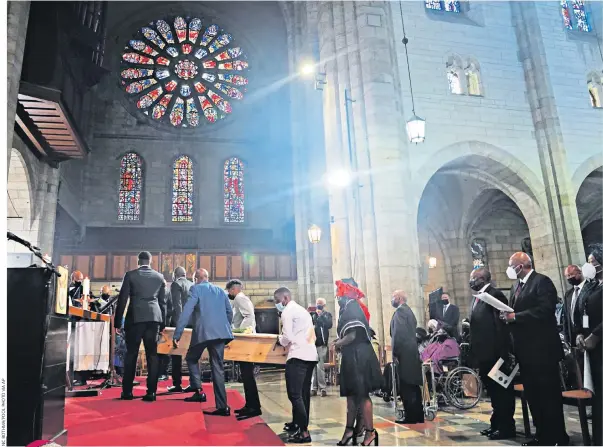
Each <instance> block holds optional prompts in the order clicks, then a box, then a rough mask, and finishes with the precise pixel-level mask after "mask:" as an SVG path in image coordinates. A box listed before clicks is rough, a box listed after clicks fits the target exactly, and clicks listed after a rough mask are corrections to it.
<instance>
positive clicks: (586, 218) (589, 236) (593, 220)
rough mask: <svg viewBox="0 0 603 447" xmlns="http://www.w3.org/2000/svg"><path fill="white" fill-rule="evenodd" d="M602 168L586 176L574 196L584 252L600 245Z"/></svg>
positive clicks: (602, 212)
mask: <svg viewBox="0 0 603 447" xmlns="http://www.w3.org/2000/svg"><path fill="white" fill-rule="evenodd" d="M602 202H603V167H598V168H596V169H595V170H594V171H592V172H591V173H590V174H588V175H587V176H586V178H585V179H584V181H583V182H582V184H581V185H580V188H579V189H578V193H577V195H576V209H577V211H578V219H579V220H580V230H581V231H582V241H583V242H584V250H585V251H588V247H589V246H590V245H591V244H595V243H601V242H602V241H601V237H602V235H603V203H602Z"/></svg>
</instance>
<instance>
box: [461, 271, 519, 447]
mask: <svg viewBox="0 0 603 447" xmlns="http://www.w3.org/2000/svg"><path fill="white" fill-rule="evenodd" d="M491 280H492V277H491V275H490V272H489V271H488V270H487V269H485V268H478V269H476V270H473V271H472V272H471V275H470V277H469V287H470V288H471V290H473V291H474V292H475V294H476V295H477V294H479V293H483V292H485V293H489V294H490V295H492V296H493V297H494V298H496V299H497V300H499V301H501V302H503V303H504V304H507V305H508V301H507V297H506V296H505V295H504V293H502V292H501V291H500V290H498V289H495V288H494V287H492V286H491V285H490V282H491ZM498 316H499V311H498V310H496V309H495V308H494V307H492V306H490V305H489V304H487V303H485V302H483V301H481V300H479V299H477V298H475V297H474V298H473V302H472V303H471V310H470V317H469V328H470V331H471V358H472V359H473V361H474V362H475V364H476V366H477V368H478V369H479V375H480V378H481V380H482V383H483V384H484V386H485V387H486V389H487V390H488V395H489V396H490V401H491V405H492V416H491V417H490V428H488V429H486V430H483V431H482V432H481V434H482V435H484V436H488V438H489V439H490V440H493V441H496V440H500V439H508V438H513V437H515V419H514V418H513V415H514V414H515V395H514V390H513V384H511V385H509V386H508V387H507V388H505V387H503V386H501V385H499V384H498V383H496V382H495V381H494V380H492V379H491V378H490V377H488V373H489V372H490V370H491V369H492V367H493V366H494V364H495V363H496V362H497V361H498V359H501V358H502V359H503V360H504V361H505V364H506V365H507V366H510V356H509V354H510V353H511V334H510V332H509V327H508V325H506V324H505V323H504V322H503V321H502V320H501V319H500V318H499V317H498ZM509 372H510V370H509V371H507V374H508V373H509Z"/></svg>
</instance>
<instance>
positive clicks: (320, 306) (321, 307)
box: [316, 304, 325, 310]
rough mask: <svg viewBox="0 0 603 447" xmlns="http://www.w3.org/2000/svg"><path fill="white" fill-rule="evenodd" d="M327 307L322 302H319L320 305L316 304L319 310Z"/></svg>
mask: <svg viewBox="0 0 603 447" xmlns="http://www.w3.org/2000/svg"><path fill="white" fill-rule="evenodd" d="M324 308H325V306H323V305H322V304H319V305H318V306H316V309H318V310H323V309H324Z"/></svg>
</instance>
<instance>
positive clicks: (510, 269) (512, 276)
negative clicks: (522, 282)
mask: <svg viewBox="0 0 603 447" xmlns="http://www.w3.org/2000/svg"><path fill="white" fill-rule="evenodd" d="M507 276H508V277H509V279H517V272H516V271H515V269H514V268H513V267H511V266H509V267H507Z"/></svg>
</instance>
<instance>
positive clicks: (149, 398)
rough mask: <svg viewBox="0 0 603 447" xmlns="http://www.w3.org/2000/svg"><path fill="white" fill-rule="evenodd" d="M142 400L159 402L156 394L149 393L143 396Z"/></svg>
mask: <svg viewBox="0 0 603 447" xmlns="http://www.w3.org/2000/svg"><path fill="white" fill-rule="evenodd" d="M142 400H144V401H145V402H155V401H156V400H157V397H156V396H155V393H147V394H145V395H144V396H142Z"/></svg>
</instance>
